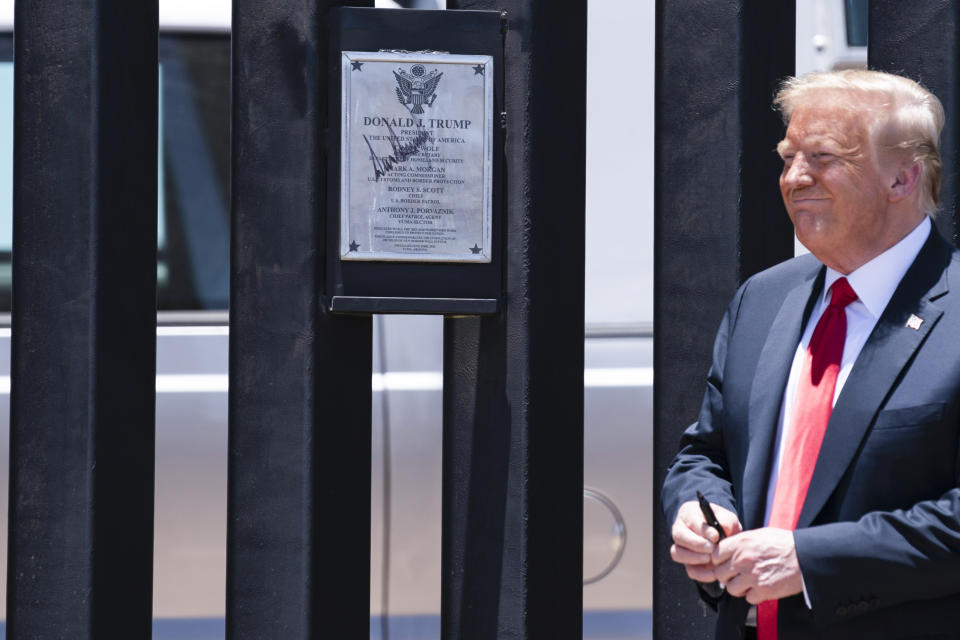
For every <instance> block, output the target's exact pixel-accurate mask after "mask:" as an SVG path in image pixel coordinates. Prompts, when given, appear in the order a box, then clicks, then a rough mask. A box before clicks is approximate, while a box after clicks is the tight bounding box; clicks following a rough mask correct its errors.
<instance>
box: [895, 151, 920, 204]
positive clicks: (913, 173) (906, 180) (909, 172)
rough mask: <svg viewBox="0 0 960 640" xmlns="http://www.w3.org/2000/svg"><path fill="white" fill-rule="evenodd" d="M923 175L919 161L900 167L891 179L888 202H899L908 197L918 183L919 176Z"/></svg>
mask: <svg viewBox="0 0 960 640" xmlns="http://www.w3.org/2000/svg"><path fill="white" fill-rule="evenodd" d="M922 173H923V166H922V165H921V164H920V161H919V160H916V161H914V162H913V163H911V164H902V165H900V169H899V171H897V173H896V175H894V177H893V184H891V185H890V193H889V196H888V197H889V199H890V202H900V201H901V200H906V199H907V198H909V197H910V194H912V193H913V192H914V191H915V190H916V189H917V185H918V184H919V183H920V175H921V174H922Z"/></svg>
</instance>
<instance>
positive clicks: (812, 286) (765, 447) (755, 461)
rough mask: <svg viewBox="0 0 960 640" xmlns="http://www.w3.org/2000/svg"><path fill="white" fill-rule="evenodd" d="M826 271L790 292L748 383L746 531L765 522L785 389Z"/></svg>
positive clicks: (815, 273) (813, 272)
mask: <svg viewBox="0 0 960 640" xmlns="http://www.w3.org/2000/svg"><path fill="white" fill-rule="evenodd" d="M823 273H824V270H823V268H822V267H818V268H815V269H812V270H811V271H810V273H809V274H808V275H807V277H806V278H804V280H803V282H802V283H801V284H800V285H798V286H797V287H795V288H794V289H793V290H791V291H790V292H789V293H788V294H787V296H786V298H784V301H783V304H782V305H781V306H780V311H779V312H778V313H777V316H776V318H774V321H773V324H772V325H771V326H770V331H769V333H768V334H767V339H766V341H765V342H764V344H763V349H762V350H761V352H760V360H759V361H758V363H757V371H756V373H755V374H754V378H753V383H752V384H751V387H750V408H749V417H748V429H749V438H750V447H749V450H748V452H747V461H746V464H745V466H744V472H743V475H744V477H743V487H744V490H743V494H744V495H743V516H744V526H745V528H747V529H752V528H756V527H760V526H763V515H764V510H765V509H764V507H765V505H766V494H767V484H768V482H769V478H770V464H771V461H772V454H773V445H774V441H775V436H776V432H777V422H778V420H779V415H780V404H781V400H782V398H783V389H784V387H785V386H786V384H787V376H788V374H789V373H790V365H791V363H792V362H793V356H794V353H795V352H796V350H797V344H798V343H799V342H800V335H801V334H802V333H803V327H804V324H805V323H806V321H807V318H809V317H810V312H811V310H812V309H813V303H814V302H815V300H816V296H817V295H818V294H819V293H820V292H821V291H822V290H823Z"/></svg>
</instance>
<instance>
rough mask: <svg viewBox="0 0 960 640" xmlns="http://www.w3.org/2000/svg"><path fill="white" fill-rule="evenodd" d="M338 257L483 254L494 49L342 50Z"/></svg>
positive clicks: (432, 258) (427, 258)
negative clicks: (465, 51) (446, 51)
mask: <svg viewBox="0 0 960 640" xmlns="http://www.w3.org/2000/svg"><path fill="white" fill-rule="evenodd" d="M341 71H342V73H343V84H342V87H343V93H342V96H341V98H342V100H341V105H342V106H341V117H342V123H341V136H342V138H341V154H340V158H341V160H340V167H341V169H340V180H341V184H340V194H341V195H340V257H341V259H343V260H402V261H414V262H490V256H491V191H492V175H491V173H492V165H493V154H492V150H493V144H492V140H493V58H492V57H491V56H481V55H475V56H471V55H452V54H442V53H408V52H364V51H344V52H343V53H342V56H341Z"/></svg>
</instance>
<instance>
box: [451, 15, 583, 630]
mask: <svg viewBox="0 0 960 640" xmlns="http://www.w3.org/2000/svg"><path fill="white" fill-rule="evenodd" d="M447 7H448V9H449V8H455V9H485V10H505V11H506V20H507V27H508V31H507V33H506V52H505V104H506V113H507V116H506V122H507V134H506V150H505V153H506V165H507V168H506V173H507V177H506V190H505V193H506V205H505V210H506V212H507V214H506V223H505V227H506V229H505V237H504V239H503V240H504V244H503V246H504V247H506V254H505V256H504V259H505V262H504V289H505V293H504V296H503V299H504V300H505V304H504V306H503V308H502V309H501V311H500V313H499V315H497V316H495V317H488V318H482V319H481V318H463V319H447V320H446V323H445V327H444V340H445V345H444V348H445V353H444V463H443V465H444V471H443V477H444V498H443V502H444V516H443V526H444V529H443V531H444V543H443V591H442V604H441V610H442V622H441V625H442V630H443V635H442V637H443V638H444V640H454V639H458V640H461V639H462V640H467V639H475V638H476V639H491V640H492V639H494V638H504V639H505V638H516V639H520V638H531V639H535V638H552V639H555V640H563V639H566V638H579V637H581V628H582V599H583V587H582V574H583V560H582V556H583V545H582V530H583V322H584V312H583V279H584V270H583V269H584V267H583V259H584V217H583V215H584V171H585V165H584V163H585V129H586V3H585V2H574V3H567V4H565V5H564V6H563V10H562V11H558V10H557V7H556V6H553V5H550V4H549V3H543V2H534V1H532V0H503V1H496V0H476V1H470V0H463V1H458V2H448V5H447Z"/></svg>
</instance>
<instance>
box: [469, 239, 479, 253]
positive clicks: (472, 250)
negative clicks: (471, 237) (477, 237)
mask: <svg viewBox="0 0 960 640" xmlns="http://www.w3.org/2000/svg"><path fill="white" fill-rule="evenodd" d="M480 251H481V249H480V247H478V246H477V243H476V242H474V243H473V246H472V247H470V252H471V253H480Z"/></svg>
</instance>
